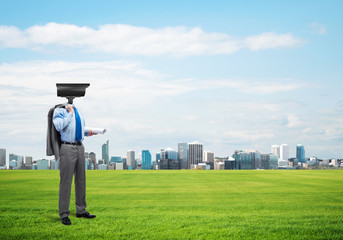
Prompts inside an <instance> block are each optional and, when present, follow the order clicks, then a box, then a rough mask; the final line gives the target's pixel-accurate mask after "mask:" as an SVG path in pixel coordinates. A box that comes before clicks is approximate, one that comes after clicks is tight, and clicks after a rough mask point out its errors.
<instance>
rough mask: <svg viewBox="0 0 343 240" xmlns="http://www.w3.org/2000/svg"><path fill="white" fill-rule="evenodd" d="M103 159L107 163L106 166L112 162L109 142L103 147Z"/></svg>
mask: <svg viewBox="0 0 343 240" xmlns="http://www.w3.org/2000/svg"><path fill="white" fill-rule="evenodd" d="M102 159H103V160H104V161H105V164H109V162H110V154H109V140H107V141H106V143H104V144H103V145H102Z"/></svg>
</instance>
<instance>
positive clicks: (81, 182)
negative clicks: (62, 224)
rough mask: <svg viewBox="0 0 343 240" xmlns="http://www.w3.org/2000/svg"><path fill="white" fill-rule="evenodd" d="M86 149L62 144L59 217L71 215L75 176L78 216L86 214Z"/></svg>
mask: <svg viewBox="0 0 343 240" xmlns="http://www.w3.org/2000/svg"><path fill="white" fill-rule="evenodd" d="M84 153H85V148H84V146H83V145H69V144H62V145H61V149H60V190H59V202H58V208H59V215H60V217H61V218H64V217H68V216H69V214H70V211H69V203H70V193H71V183H72V180H73V175H75V177H74V178H75V204H76V214H83V213H85V212H86V170H85V154H84Z"/></svg>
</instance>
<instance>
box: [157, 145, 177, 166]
mask: <svg viewBox="0 0 343 240" xmlns="http://www.w3.org/2000/svg"><path fill="white" fill-rule="evenodd" d="M160 157H161V159H160V166H159V167H160V168H159V169H180V161H179V160H178V154H177V152H176V151H175V150H174V149H172V148H166V149H161V154H160Z"/></svg>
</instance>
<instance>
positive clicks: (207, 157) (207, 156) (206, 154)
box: [203, 151, 214, 162]
mask: <svg viewBox="0 0 343 240" xmlns="http://www.w3.org/2000/svg"><path fill="white" fill-rule="evenodd" d="M203 161H204V162H213V161H214V153H213V152H209V151H204V155H203Z"/></svg>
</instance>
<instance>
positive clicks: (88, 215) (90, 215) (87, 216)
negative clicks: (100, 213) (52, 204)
mask: <svg viewBox="0 0 343 240" xmlns="http://www.w3.org/2000/svg"><path fill="white" fill-rule="evenodd" d="M76 217H78V218H81V217H84V218H95V217H96V216H95V215H92V214H89V212H85V213H82V214H76Z"/></svg>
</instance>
